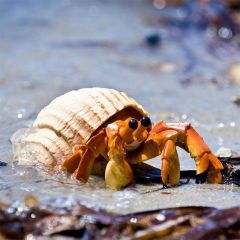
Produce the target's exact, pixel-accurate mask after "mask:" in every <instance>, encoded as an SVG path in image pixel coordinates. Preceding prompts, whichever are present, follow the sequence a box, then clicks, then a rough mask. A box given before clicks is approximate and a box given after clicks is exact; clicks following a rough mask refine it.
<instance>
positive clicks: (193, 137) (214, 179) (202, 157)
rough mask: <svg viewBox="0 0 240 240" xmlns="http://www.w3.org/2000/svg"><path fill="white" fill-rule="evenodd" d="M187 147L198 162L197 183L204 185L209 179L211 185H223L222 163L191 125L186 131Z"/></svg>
mask: <svg viewBox="0 0 240 240" xmlns="http://www.w3.org/2000/svg"><path fill="white" fill-rule="evenodd" d="M186 146H187V149H188V151H189V153H190V155H191V157H192V158H194V159H195V162H196V170H197V177H196V182H197V183H203V182H205V180H206V177H207V178H208V182H209V183H221V181H222V175H221V170H222V169H223V165H222V163H221V162H220V161H219V160H218V158H217V157H215V155H214V154H213V153H212V152H211V150H210V149H209V147H208V146H207V144H206V143H205V142H204V140H203V138H202V137H201V136H200V135H199V134H198V133H197V132H196V131H195V130H194V129H193V128H192V126H191V125H189V127H188V128H187V130H186ZM207 171H208V174H207Z"/></svg>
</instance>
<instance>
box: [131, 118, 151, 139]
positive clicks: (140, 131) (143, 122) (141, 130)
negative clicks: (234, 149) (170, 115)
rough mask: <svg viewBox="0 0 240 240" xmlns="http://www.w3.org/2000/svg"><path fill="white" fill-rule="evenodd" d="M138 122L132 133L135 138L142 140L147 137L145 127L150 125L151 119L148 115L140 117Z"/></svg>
mask: <svg viewBox="0 0 240 240" xmlns="http://www.w3.org/2000/svg"><path fill="white" fill-rule="evenodd" d="M139 122H140V124H138V128H137V129H136V130H135V131H134V133H133V135H134V139H135V140H138V141H142V140H145V139H146V138H147V135H148V133H147V129H148V128H149V127H150V126H151V120H150V118H149V117H142V118H141V119H140V121H139Z"/></svg>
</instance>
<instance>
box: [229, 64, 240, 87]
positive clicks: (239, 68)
mask: <svg viewBox="0 0 240 240" xmlns="http://www.w3.org/2000/svg"><path fill="white" fill-rule="evenodd" d="M228 76H229V78H230V79H231V80H232V81H233V82H234V83H236V84H238V85H240V63H239V62H238V63H234V64H232V65H231V66H230V67H229V69H228Z"/></svg>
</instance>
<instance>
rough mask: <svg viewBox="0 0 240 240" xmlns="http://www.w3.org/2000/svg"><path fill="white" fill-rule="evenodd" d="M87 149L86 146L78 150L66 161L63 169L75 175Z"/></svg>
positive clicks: (62, 166)
mask: <svg viewBox="0 0 240 240" xmlns="http://www.w3.org/2000/svg"><path fill="white" fill-rule="evenodd" d="M86 148H87V146H86V145H81V146H80V147H79V148H78V149H76V151H75V152H74V153H73V154H72V155H71V156H69V157H68V158H66V159H65V160H64V162H63V163H62V165H61V169H62V170H66V171H67V172H69V173H73V172H74V171H75V170H76V169H77V167H78V164H79V162H80V160H81V158H82V155H83V153H84V152H85V151H86Z"/></svg>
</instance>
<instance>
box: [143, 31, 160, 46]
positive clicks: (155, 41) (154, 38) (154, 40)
mask: <svg viewBox="0 0 240 240" xmlns="http://www.w3.org/2000/svg"><path fill="white" fill-rule="evenodd" d="M145 42H146V43H147V45H148V46H150V47H158V46H159V45H160V43H161V37H160V35H159V34H157V33H153V34H149V35H147V36H146V37H145Z"/></svg>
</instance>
